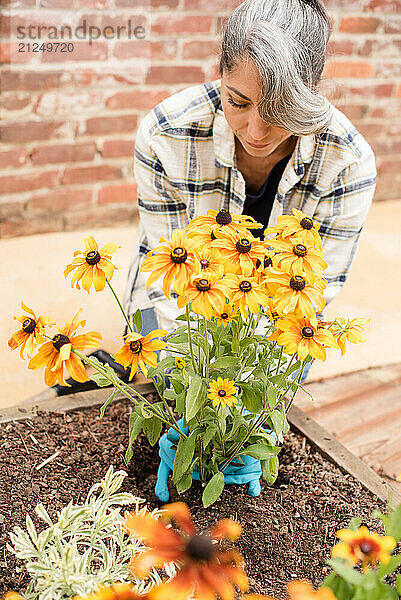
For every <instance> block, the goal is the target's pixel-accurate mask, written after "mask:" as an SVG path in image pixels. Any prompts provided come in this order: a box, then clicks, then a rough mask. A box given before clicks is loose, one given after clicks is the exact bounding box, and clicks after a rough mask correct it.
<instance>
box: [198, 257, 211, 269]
mask: <svg viewBox="0 0 401 600" xmlns="http://www.w3.org/2000/svg"><path fill="white" fill-rule="evenodd" d="M200 264H201V267H202V269H207V268H208V266H209V265H210V262H209V261H208V260H207V259H206V258H202V259H201V261H200Z"/></svg>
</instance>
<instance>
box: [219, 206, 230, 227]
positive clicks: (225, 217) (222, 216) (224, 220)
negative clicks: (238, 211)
mask: <svg viewBox="0 0 401 600" xmlns="http://www.w3.org/2000/svg"><path fill="white" fill-rule="evenodd" d="M232 220H233V219H232V216H231V215H230V213H229V212H228V210H226V209H224V208H223V209H222V210H220V211H219V212H218V213H217V215H216V223H218V224H219V225H229V224H230V223H231V221H232Z"/></svg>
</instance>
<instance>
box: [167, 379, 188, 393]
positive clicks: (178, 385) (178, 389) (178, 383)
mask: <svg viewBox="0 0 401 600" xmlns="http://www.w3.org/2000/svg"><path fill="white" fill-rule="evenodd" d="M170 381H171V383H172V385H173V388H174V391H175V392H176V394H179V393H180V392H182V391H183V390H184V389H185V388H184V386H183V384H182V383H181V381H178V379H177V378H176V377H172V376H170Z"/></svg>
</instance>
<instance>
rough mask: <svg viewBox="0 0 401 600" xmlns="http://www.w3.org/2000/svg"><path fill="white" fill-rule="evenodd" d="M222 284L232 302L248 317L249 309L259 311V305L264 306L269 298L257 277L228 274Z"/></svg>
mask: <svg viewBox="0 0 401 600" xmlns="http://www.w3.org/2000/svg"><path fill="white" fill-rule="evenodd" d="M220 286H221V288H222V289H223V291H225V294H226V296H227V298H229V300H230V303H231V304H234V307H235V308H237V307H238V308H239V310H240V312H241V314H242V316H243V317H244V319H246V317H247V314H248V312H247V311H248V309H249V310H250V311H251V312H252V313H254V314H257V313H259V310H260V309H259V306H260V305H262V306H264V305H265V304H266V303H267V302H268V299H269V294H268V293H267V291H266V289H265V288H264V287H263V285H261V284H260V283H259V282H258V280H257V278H256V277H245V276H244V275H232V274H231V273H230V274H228V275H226V276H225V277H224V278H223V279H222V280H221V281H220Z"/></svg>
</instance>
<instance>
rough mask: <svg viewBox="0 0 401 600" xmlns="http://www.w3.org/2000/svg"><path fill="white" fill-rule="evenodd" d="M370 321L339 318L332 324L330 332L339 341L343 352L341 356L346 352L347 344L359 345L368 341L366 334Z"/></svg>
mask: <svg viewBox="0 0 401 600" xmlns="http://www.w3.org/2000/svg"><path fill="white" fill-rule="evenodd" d="M368 323H369V319H343V318H341V317H337V318H336V319H335V320H334V321H332V323H331V324H330V331H331V332H332V333H333V335H334V337H335V338H336V340H337V344H338V347H339V348H340V350H341V356H343V355H344V353H345V351H346V344H347V342H351V343H352V344H358V343H359V342H365V341H366V333H367V326H368Z"/></svg>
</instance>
